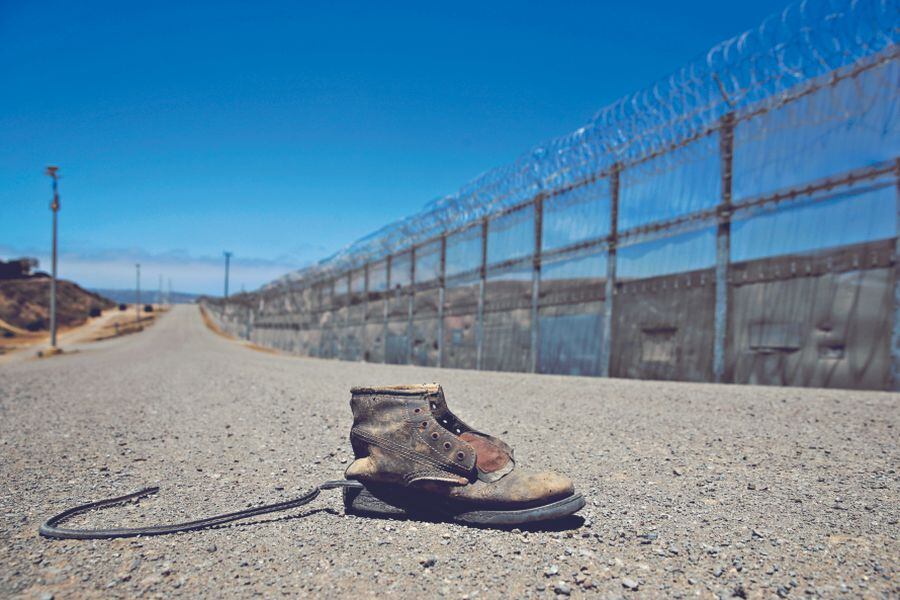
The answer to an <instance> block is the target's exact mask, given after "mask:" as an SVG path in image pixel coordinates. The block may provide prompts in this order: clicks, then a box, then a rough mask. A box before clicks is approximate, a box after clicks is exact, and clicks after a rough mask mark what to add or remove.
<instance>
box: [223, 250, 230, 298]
mask: <svg viewBox="0 0 900 600" xmlns="http://www.w3.org/2000/svg"><path fill="white" fill-rule="evenodd" d="M224 254H225V301H226V302H227V301H228V269H229V267H230V266H231V254H232V253H231V252H225V253H224Z"/></svg>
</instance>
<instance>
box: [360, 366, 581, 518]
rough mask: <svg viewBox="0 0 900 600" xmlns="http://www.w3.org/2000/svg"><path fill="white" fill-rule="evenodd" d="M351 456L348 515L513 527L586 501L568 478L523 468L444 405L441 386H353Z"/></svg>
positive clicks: (568, 511) (503, 448) (557, 515)
mask: <svg viewBox="0 0 900 600" xmlns="http://www.w3.org/2000/svg"><path fill="white" fill-rule="evenodd" d="M351 394H352V398H351V400H350V406H351V408H352V410H353V428H352V429H351V431H350V443H351V444H352V446H353V452H354V455H355V457H356V460H355V461H353V463H352V464H351V465H350V467H349V468H348V469H347V472H346V474H345V476H346V478H347V479H350V480H356V481H357V482H359V483H360V484H361V485H358V486H356V487H355V488H348V489H346V490H345V496H344V502H345V508H346V510H347V512H350V513H356V514H365V515H376V516H413V517H418V518H432V519H434V518H436V519H449V520H453V521H458V522H463V523H471V524H479V525H517V524H521V523H528V522H533V521H541V520H547V519H558V518H561V517H565V516H568V515H571V514H573V513H574V512H576V511H577V510H579V509H580V508H581V507H583V506H584V499H583V498H582V496H581V495H580V494H576V493H575V490H574V487H573V485H572V482H571V481H570V480H569V479H568V478H566V477H563V476H562V475H558V474H556V473H551V472H545V473H528V472H527V471H523V470H521V469H519V468H518V467H517V466H516V463H515V458H514V457H513V450H512V448H510V447H509V446H508V445H506V444H505V443H504V442H502V441H501V440H499V439H497V438H495V437H492V436H490V435H487V434H485V433H482V432H480V431H476V430H475V429H472V428H471V427H469V426H468V425H466V424H465V423H464V422H463V421H462V420H460V419H459V418H458V417H456V415H454V414H453V413H452V412H451V411H450V409H449V408H448V407H447V403H446V400H445V399H444V392H443V390H442V389H441V387H440V386H439V385H436V384H431V385H405V386H389V387H371V388H369V387H357V388H353V389H352V390H351Z"/></svg>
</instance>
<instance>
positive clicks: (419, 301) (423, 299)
mask: <svg viewBox="0 0 900 600" xmlns="http://www.w3.org/2000/svg"><path fill="white" fill-rule="evenodd" d="M440 302H441V292H440V290H439V289H438V288H431V289H428V290H416V294H415V297H414V298H413V314H415V316H416V317H430V316H437V314H438V306H440Z"/></svg>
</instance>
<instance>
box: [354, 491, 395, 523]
mask: <svg viewBox="0 0 900 600" xmlns="http://www.w3.org/2000/svg"><path fill="white" fill-rule="evenodd" d="M344 512H345V513H346V514H351V515H359V516H366V517H387V518H394V519H399V518H403V517H406V516H408V513H407V512H406V511H405V510H404V509H403V508H400V507H399V506H394V505H393V504H388V503H387V502H385V501H383V500H380V499H378V498H376V497H375V496H373V495H372V493H371V492H370V491H369V490H367V489H366V488H365V487H362V486H360V487H358V488H344Z"/></svg>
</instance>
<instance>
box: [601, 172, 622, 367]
mask: <svg viewBox="0 0 900 600" xmlns="http://www.w3.org/2000/svg"><path fill="white" fill-rule="evenodd" d="M621 170H622V168H621V165H619V163H615V164H613V166H612V169H611V170H610V172H609V238H608V240H607V244H606V248H607V251H606V290H605V294H604V298H603V338H602V342H601V346H600V376H601V377H609V366H610V362H611V360H612V325H613V303H614V300H613V299H614V298H615V295H616V254H617V252H618V244H619V173H620V172H621Z"/></svg>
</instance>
